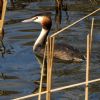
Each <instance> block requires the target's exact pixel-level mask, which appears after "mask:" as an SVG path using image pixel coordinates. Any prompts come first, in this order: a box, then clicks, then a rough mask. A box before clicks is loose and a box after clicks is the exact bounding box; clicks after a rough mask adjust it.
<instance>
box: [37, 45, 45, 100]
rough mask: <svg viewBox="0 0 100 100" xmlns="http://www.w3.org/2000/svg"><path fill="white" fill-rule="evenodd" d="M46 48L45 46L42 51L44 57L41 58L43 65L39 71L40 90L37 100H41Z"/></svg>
mask: <svg viewBox="0 0 100 100" xmlns="http://www.w3.org/2000/svg"><path fill="white" fill-rule="evenodd" d="M46 48H47V45H45V51H44V57H43V63H42V64H43V65H42V69H41V80H40V88H39V97H38V100H41V89H42V81H43V74H44V64H45V59H46Z"/></svg>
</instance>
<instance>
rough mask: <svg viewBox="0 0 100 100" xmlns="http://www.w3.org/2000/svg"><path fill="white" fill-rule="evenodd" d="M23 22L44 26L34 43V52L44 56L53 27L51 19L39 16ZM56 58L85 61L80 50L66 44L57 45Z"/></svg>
mask: <svg viewBox="0 0 100 100" xmlns="http://www.w3.org/2000/svg"><path fill="white" fill-rule="evenodd" d="M22 22H24V23H25V22H37V23H40V24H41V25H42V30H41V32H40V35H39V37H38V38H37V40H36V41H35V43H34V46H33V51H34V52H35V53H36V54H37V55H38V56H43V52H44V45H45V43H46V40H47V36H48V33H49V31H50V29H51V26H52V20H51V17H50V16H48V15H42V14H37V15H35V16H33V17H32V18H29V19H26V20H24V21H22ZM54 58H57V59H60V60H64V61H69V62H82V61H83V60H85V57H84V55H83V54H82V53H81V52H80V51H79V50H77V49H76V48H73V47H72V46H70V45H66V44H65V45H63V44H60V45H55V50H54Z"/></svg>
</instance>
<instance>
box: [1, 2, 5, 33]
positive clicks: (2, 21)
mask: <svg viewBox="0 0 100 100" xmlns="http://www.w3.org/2000/svg"><path fill="white" fill-rule="evenodd" d="M6 6H7V0H3V7H2V15H1V20H0V34H2V29H3V23H4V18H5V13H6Z"/></svg>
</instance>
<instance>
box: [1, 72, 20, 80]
mask: <svg viewBox="0 0 100 100" xmlns="http://www.w3.org/2000/svg"><path fill="white" fill-rule="evenodd" d="M0 78H1V79H4V80H6V79H19V78H18V77H17V76H8V75H5V74H4V73H0Z"/></svg>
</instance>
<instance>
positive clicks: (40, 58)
mask: <svg viewBox="0 0 100 100" xmlns="http://www.w3.org/2000/svg"><path fill="white" fill-rule="evenodd" d="M35 56H36V59H37V61H38V63H39V64H40V69H41V70H42V67H43V57H42V56H39V55H37V54H36V55H35ZM40 75H41V73H40ZM42 77H43V78H42V89H41V91H45V90H46V82H47V60H46V58H45V59H44V70H43V76H42ZM34 83H35V84H36V88H35V90H34V91H33V93H37V92H39V87H40V79H38V80H36V81H34Z"/></svg>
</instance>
